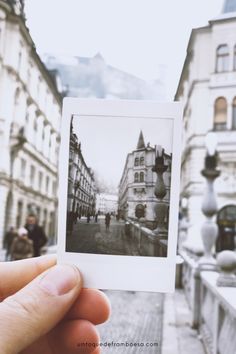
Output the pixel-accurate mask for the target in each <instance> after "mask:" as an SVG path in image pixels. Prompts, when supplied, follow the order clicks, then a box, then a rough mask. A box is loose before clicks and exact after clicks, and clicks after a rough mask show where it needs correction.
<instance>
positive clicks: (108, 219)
mask: <svg viewBox="0 0 236 354" xmlns="http://www.w3.org/2000/svg"><path fill="white" fill-rule="evenodd" d="M110 222H111V215H110V214H109V213H106V216H105V224H106V230H107V231H108V230H109V228H110Z"/></svg>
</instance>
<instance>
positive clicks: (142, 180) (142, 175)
mask: <svg viewBox="0 0 236 354" xmlns="http://www.w3.org/2000/svg"><path fill="white" fill-rule="evenodd" d="M140 182H144V173H143V172H140Z"/></svg>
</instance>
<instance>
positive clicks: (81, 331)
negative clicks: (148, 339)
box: [0, 256, 110, 354]
mask: <svg viewBox="0 0 236 354" xmlns="http://www.w3.org/2000/svg"><path fill="white" fill-rule="evenodd" d="M55 263H56V259H55V257H51V256H44V257H39V258H32V259H27V260H23V261H16V262H7V263H0V352H1V353H2V354H16V353H22V354H80V353H93V354H98V353H100V348H99V347H98V346H97V345H98V343H99V335H98V332H97V330H96V327H95V325H96V324H99V323H102V322H104V321H106V320H107V318H108V317H109V312H110V306H109V303H108V300H107V299H106V297H105V295H104V294H103V293H102V292H100V291H98V290H95V289H83V290H82V289H81V288H82V280H81V276H80V273H79V271H78V270H77V268H76V267H73V266H69V265H55ZM86 342H87V346H81V345H80V344H81V343H86Z"/></svg>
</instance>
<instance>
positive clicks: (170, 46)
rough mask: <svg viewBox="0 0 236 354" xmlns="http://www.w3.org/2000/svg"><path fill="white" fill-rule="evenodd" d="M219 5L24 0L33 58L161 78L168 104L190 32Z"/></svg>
mask: <svg viewBox="0 0 236 354" xmlns="http://www.w3.org/2000/svg"><path fill="white" fill-rule="evenodd" d="M222 7H223V0H40V1H39V0H26V15H27V19H28V20H27V24H28V27H29V29H30V32H31V35H32V37H33V39H34V42H35V44H36V48H37V50H38V52H39V54H44V53H50V54H57V55H58V54H60V55H66V56H67V55H78V56H88V57H91V56H94V55H95V54H96V53H97V52H100V53H101V54H102V55H103V57H104V59H105V61H106V62H107V63H108V64H110V65H112V66H115V67H117V68H119V69H121V70H124V71H127V72H129V73H132V74H134V75H136V76H138V77H140V78H143V79H146V80H153V79H156V78H158V77H160V76H161V77H162V78H163V80H164V83H165V85H166V92H167V98H168V99H173V96H174V93H175V90H176V87H177V83H178V79H179V76H180V73H181V69H182V66H183V62H184V58H185V52H186V47H187V43H188V39H189V35H190V32H191V29H192V28H193V27H200V26H204V25H206V24H207V22H208V20H209V19H212V18H214V17H216V16H218V15H219V13H220V12H221V10H222Z"/></svg>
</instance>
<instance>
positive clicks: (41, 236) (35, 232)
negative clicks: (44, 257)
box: [25, 224, 48, 257]
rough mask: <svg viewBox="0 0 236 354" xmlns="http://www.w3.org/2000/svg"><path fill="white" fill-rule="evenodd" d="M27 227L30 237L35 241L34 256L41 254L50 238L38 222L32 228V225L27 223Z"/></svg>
mask: <svg viewBox="0 0 236 354" xmlns="http://www.w3.org/2000/svg"><path fill="white" fill-rule="evenodd" d="M25 228H26V229H27V230H28V237H29V239H30V240H32V241H33V247H34V257H38V256H40V249H41V247H43V246H44V245H46V243H47V241H48V239H47V236H46V235H45V232H44V230H43V228H42V227H41V226H39V225H37V224H35V225H34V227H33V229H31V225H28V224H26V225H25Z"/></svg>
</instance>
